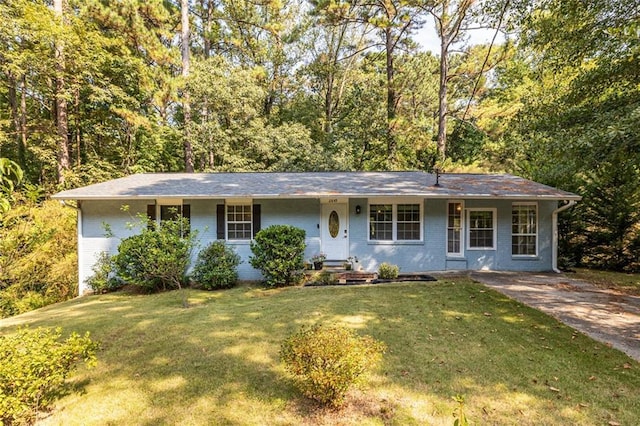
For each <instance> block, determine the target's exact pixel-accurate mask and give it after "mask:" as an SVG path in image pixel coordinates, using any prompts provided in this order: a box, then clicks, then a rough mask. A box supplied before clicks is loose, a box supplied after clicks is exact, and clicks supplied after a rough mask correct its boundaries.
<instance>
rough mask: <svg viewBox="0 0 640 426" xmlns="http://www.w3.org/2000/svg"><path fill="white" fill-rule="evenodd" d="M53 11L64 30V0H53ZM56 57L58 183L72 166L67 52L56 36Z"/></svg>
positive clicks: (61, 30)
mask: <svg viewBox="0 0 640 426" xmlns="http://www.w3.org/2000/svg"><path fill="white" fill-rule="evenodd" d="M53 11H54V13H55V16H56V19H57V21H58V25H59V26H60V28H61V29H60V30H59V32H60V33H62V32H63V31H64V29H63V27H64V20H65V17H64V0H53ZM54 49H55V57H56V76H55V81H56V84H55V100H56V103H55V108H56V125H57V129H58V183H59V184H62V183H64V174H65V172H66V171H67V170H69V168H70V167H71V162H70V159H69V133H68V131H69V122H68V117H67V99H66V92H65V89H66V86H65V79H64V74H65V53H64V41H63V40H60V39H59V38H56V40H55V46H54Z"/></svg>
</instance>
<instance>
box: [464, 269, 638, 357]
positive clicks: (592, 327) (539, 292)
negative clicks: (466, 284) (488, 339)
mask: <svg viewBox="0 0 640 426" xmlns="http://www.w3.org/2000/svg"><path fill="white" fill-rule="evenodd" d="M470 276H471V278H472V279H474V280H476V281H478V282H480V283H482V284H484V285H486V286H487V287H490V288H493V289H495V290H497V291H499V292H501V293H503V294H505V295H507V296H509V297H511V298H512V299H515V300H518V301H520V302H522V303H524V304H526V305H529V306H531V307H533V308H536V309H539V310H541V311H543V312H545V313H547V314H549V315H551V316H553V317H555V318H556V319H558V320H559V321H562V322H563V323H565V324H567V325H569V326H570V327H573V328H575V329H576V330H578V331H581V332H583V333H585V334H587V335H588V336H590V337H592V338H593V339H595V340H598V341H600V342H603V343H607V344H610V345H611V346H613V347H614V348H616V349H619V350H621V351H622V352H624V353H626V354H627V355H629V356H630V357H632V358H634V359H635V360H636V361H640V297H637V296H627V295H624V294H621V293H618V292H615V291H613V290H605V289H601V288H597V287H595V286H594V285H592V284H590V283H587V282H584V281H581V280H577V279H573V278H570V277H568V276H567V275H564V274H555V273H522V272H472V273H471V274H470Z"/></svg>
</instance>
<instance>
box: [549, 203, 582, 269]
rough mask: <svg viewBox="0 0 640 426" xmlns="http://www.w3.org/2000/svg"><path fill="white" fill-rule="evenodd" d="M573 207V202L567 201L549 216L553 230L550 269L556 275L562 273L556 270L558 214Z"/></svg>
mask: <svg viewBox="0 0 640 426" xmlns="http://www.w3.org/2000/svg"><path fill="white" fill-rule="evenodd" d="M575 205H576V201H575V200H569V202H567V204H564V205H562V206H560V207H558V208H557V209H555V210H554V211H553V214H552V215H551V227H552V228H553V241H551V268H552V269H553V272H556V273H558V274H559V273H561V272H562V271H560V269H558V239H559V237H558V213H562V212H563V211H565V210H567V209H569V208H571V207H573V206H575Z"/></svg>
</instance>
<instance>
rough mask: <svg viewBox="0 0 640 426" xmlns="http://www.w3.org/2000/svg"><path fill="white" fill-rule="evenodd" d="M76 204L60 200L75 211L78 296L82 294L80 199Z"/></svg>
mask: <svg viewBox="0 0 640 426" xmlns="http://www.w3.org/2000/svg"><path fill="white" fill-rule="evenodd" d="M77 203H78V205H77V206H74V205H73V204H68V203H67V202H66V201H65V200H60V204H62V205H63V206H64V207H69V208H70V209H74V210H75V211H76V212H77V221H78V223H77V225H76V227H77V228H76V229H77V230H76V232H77V234H78V238H77V239H78V241H77V244H76V250H77V256H78V296H82V280H81V279H80V265H82V262H81V259H80V256H81V253H82V209H81V208H80V201H78V202H77Z"/></svg>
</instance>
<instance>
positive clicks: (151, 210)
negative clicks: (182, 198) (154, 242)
mask: <svg viewBox="0 0 640 426" xmlns="http://www.w3.org/2000/svg"><path fill="white" fill-rule="evenodd" d="M158 213H160V223H162V222H164V221H166V220H176V219H178V218H180V217H183V218H185V219H188V220H189V221H190V220H191V205H189V204H159V205H158V204H148V205H147V217H148V218H149V229H153V228H154V226H155V224H154V222H156V221H157V220H158ZM183 233H185V234H188V233H189V229H186V230H184V231H183Z"/></svg>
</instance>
